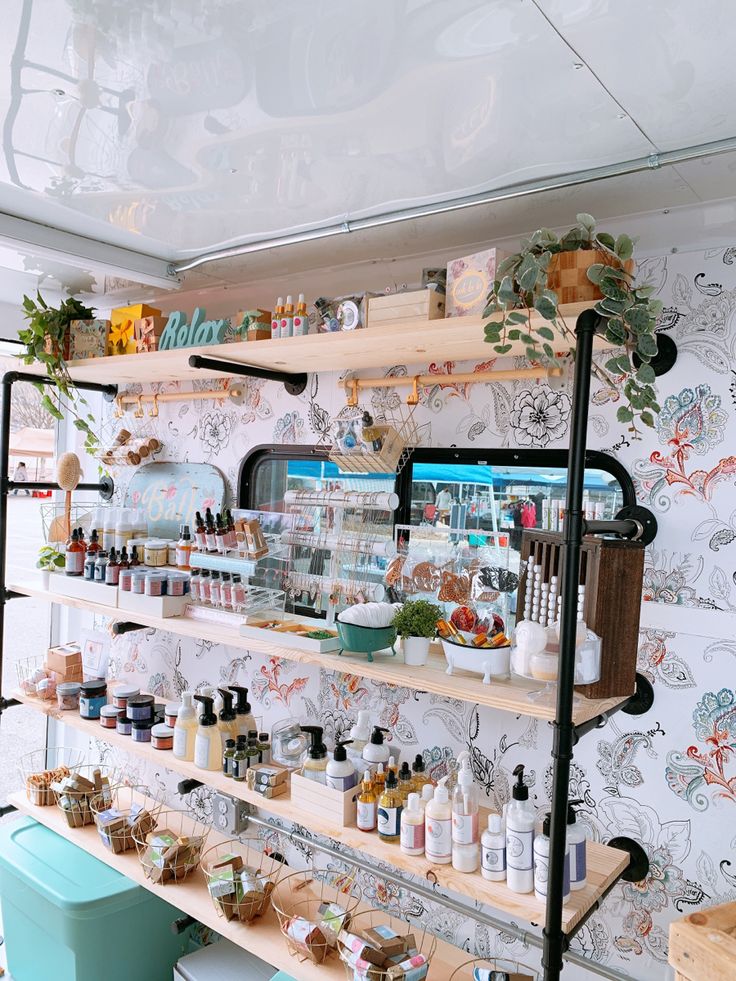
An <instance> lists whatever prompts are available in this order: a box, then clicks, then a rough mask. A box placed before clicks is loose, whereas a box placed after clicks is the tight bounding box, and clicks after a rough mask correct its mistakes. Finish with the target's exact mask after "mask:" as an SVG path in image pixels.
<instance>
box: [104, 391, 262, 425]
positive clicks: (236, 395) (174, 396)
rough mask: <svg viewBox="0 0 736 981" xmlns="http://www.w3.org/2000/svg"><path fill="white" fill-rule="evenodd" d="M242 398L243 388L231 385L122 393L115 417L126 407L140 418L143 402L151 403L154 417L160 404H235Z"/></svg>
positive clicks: (117, 401) (151, 411) (118, 399)
mask: <svg viewBox="0 0 736 981" xmlns="http://www.w3.org/2000/svg"><path fill="white" fill-rule="evenodd" d="M242 396H243V388H242V387H241V386H240V385H232V386H231V387H230V388H209V389H206V390H204V391H199V392H154V393H152V394H147V395H136V394H134V393H132V392H123V393H122V394H121V395H118V396H117V398H116V399H115V402H116V404H117V411H116V415H118V416H120V415H122V414H123V413H124V412H125V411H126V408H125V407H126V406H135V415H136V416H137V417H138V418H141V416H142V415H143V403H144V402H150V403H151V409H150V411H149V413H148V414H149V415H150V416H152V417H155V416H157V415H158V407H159V405H160V404H161V403H162V402H202V401H204V400H205V399H224V400H230V401H234V402H236V401H237V400H238V399H240V398H242Z"/></svg>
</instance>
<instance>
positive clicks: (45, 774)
mask: <svg viewBox="0 0 736 981" xmlns="http://www.w3.org/2000/svg"><path fill="white" fill-rule="evenodd" d="M83 762H84V753H83V752H82V750H80V749H72V748H67V747H64V746H45V747H44V748H43V749H34V750H31V752H30V753H25V754H24V755H23V756H21V758H20V761H19V764H18V769H19V770H20V775H21V779H22V780H23V785H24V786H25V788H26V797H27V798H28V801H29V803H31V804H35V806H36V807H49V806H50V805H51V804H54V803H56V798H55V796H54V791H53V790H52V789H51V785H52V784H54V783H58V782H59V781H61V780H63V779H64V778H65V777H70V776H71V775H72V773H75V772H76V771H77V770H78V769H79V767H80V766H82V764H83Z"/></svg>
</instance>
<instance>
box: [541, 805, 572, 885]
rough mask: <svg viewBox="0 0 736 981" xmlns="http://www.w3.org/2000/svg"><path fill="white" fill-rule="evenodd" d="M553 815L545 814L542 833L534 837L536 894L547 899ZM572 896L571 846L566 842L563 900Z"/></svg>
mask: <svg viewBox="0 0 736 981" xmlns="http://www.w3.org/2000/svg"><path fill="white" fill-rule="evenodd" d="M550 821H551V815H550V813H549V812H547V814H545V816H544V821H543V822H542V833H541V835H537V837H536V838H535V839H534V895H535V896H536V897H537V899H541V900H546V898H547V890H548V885H549V826H550ZM569 898H570V846H569V844H568V843H567V842H565V866H564V872H563V878H562V902H563V903H564V902H566V901H567V900H568V899H569Z"/></svg>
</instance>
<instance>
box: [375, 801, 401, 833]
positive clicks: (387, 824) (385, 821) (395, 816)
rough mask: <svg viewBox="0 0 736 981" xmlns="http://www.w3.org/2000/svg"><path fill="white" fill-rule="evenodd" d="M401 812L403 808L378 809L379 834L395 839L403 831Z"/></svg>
mask: <svg viewBox="0 0 736 981" xmlns="http://www.w3.org/2000/svg"><path fill="white" fill-rule="evenodd" d="M401 811H402V807H401V805H399V806H398V807H383V806H381V807H379V808H378V833H379V835H384V836H385V837H387V838H388V837H391V838H395V837H397V836H398V835H399V833H400V830H401Z"/></svg>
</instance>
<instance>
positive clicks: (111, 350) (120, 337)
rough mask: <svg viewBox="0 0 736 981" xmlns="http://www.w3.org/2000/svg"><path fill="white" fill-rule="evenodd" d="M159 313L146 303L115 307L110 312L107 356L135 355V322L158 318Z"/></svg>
mask: <svg viewBox="0 0 736 981" xmlns="http://www.w3.org/2000/svg"><path fill="white" fill-rule="evenodd" d="M160 316H161V311H160V310H157V309H156V308H155V307H149V306H148V305H147V304H146V303H134V304H132V305H131V306H129V307H116V308H115V309H114V310H112V311H111V312H110V334H109V337H108V343H107V353H108V354H135V353H136V350H137V348H136V342H135V322H136V320H142V319H143V317H160Z"/></svg>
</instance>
